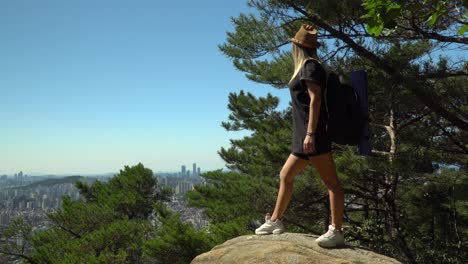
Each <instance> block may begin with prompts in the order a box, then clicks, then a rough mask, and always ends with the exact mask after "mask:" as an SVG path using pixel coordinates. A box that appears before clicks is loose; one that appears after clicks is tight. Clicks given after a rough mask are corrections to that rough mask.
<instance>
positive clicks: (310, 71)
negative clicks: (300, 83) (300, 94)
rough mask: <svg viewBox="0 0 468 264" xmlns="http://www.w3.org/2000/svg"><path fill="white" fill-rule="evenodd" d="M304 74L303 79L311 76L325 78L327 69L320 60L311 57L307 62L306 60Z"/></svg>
mask: <svg viewBox="0 0 468 264" xmlns="http://www.w3.org/2000/svg"><path fill="white" fill-rule="evenodd" d="M302 76H303V78H301V79H310V78H311V77H313V78H314V79H325V78H326V71H325V68H324V67H323V66H322V64H321V63H320V62H319V61H317V60H314V59H309V60H307V61H306V62H304V65H303V70H302ZM308 77H309V78H308Z"/></svg>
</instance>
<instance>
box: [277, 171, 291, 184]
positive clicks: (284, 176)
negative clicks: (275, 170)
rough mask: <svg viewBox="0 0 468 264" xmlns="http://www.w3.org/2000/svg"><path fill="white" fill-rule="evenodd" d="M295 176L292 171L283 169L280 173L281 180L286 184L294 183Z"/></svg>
mask: <svg viewBox="0 0 468 264" xmlns="http://www.w3.org/2000/svg"><path fill="white" fill-rule="evenodd" d="M294 176H295V175H293V174H292V173H291V172H290V171H287V170H285V169H282V170H281V171H280V180H281V181H282V182H284V183H286V184H292V183H293V182H294Z"/></svg>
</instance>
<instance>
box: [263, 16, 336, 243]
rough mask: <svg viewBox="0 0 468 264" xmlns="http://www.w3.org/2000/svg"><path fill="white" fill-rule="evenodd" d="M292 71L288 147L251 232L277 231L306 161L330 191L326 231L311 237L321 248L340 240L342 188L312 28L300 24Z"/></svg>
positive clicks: (321, 67) (280, 226)
mask: <svg viewBox="0 0 468 264" xmlns="http://www.w3.org/2000/svg"><path fill="white" fill-rule="evenodd" d="M291 42H292V43H293V44H292V55H293V59H294V73H293V75H292V77H291V80H290V81H289V90H290V92H291V100H292V114H293V141H292V152H291V154H290V155H289V157H288V159H287V160H286V162H285V164H284V166H283V168H282V169H281V172H280V187H279V193H278V198H277V201H276V206H275V210H274V212H273V214H272V215H270V214H267V215H266V216H265V223H264V224H263V225H262V226H260V227H259V228H257V229H256V230H255V234H257V235H266V234H272V233H273V234H280V233H283V232H284V230H285V228H284V226H283V223H282V217H283V213H284V211H285V210H286V208H287V206H288V204H289V200H290V198H291V195H292V192H293V182H294V177H295V176H296V175H298V174H299V173H300V172H301V171H302V170H303V169H304V168H305V166H307V164H309V163H311V164H312V166H314V168H315V169H316V170H317V172H318V173H319V175H320V178H321V179H322V181H323V183H324V184H325V186H326V187H327V188H328V193H329V196H330V207H331V212H332V219H331V220H332V224H331V225H329V226H328V231H327V232H326V233H325V234H323V235H321V236H320V237H319V238H317V239H316V241H317V243H318V244H319V245H320V246H323V247H335V246H339V245H344V236H343V229H342V227H341V225H342V221H343V210H344V193H343V189H342V187H341V183H340V181H339V180H338V177H337V175H336V169H335V163H334V160H333V156H332V150H331V142H330V141H329V139H328V137H327V133H326V120H325V118H326V107H325V103H324V102H325V100H324V99H325V97H324V92H323V91H324V89H325V85H326V71H325V69H324V67H323V66H322V65H321V63H320V60H319V58H318V57H317V48H318V47H319V45H320V44H319V43H318V42H317V31H316V30H315V29H314V28H313V27H312V26H310V25H302V26H301V28H300V29H299V31H298V32H297V33H296V35H295V37H294V38H292V39H291Z"/></svg>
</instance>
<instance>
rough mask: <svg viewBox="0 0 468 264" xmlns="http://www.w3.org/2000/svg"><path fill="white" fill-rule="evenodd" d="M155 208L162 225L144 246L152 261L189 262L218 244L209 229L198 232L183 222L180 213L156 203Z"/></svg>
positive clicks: (145, 253) (144, 252) (147, 255)
mask: <svg viewBox="0 0 468 264" xmlns="http://www.w3.org/2000/svg"><path fill="white" fill-rule="evenodd" d="M155 209H156V211H157V212H158V220H159V221H160V223H161V225H162V226H161V228H159V229H158V230H157V231H156V233H155V238H151V239H149V240H148V241H146V243H145V245H144V247H143V254H144V255H145V256H146V257H148V259H151V263H180V264H184V263H189V262H190V261H191V260H192V259H194V258H195V257H196V256H198V255H199V254H201V253H203V252H206V251H209V250H210V249H211V248H212V247H213V246H215V245H216V244H217V243H216V241H213V240H212V237H211V235H210V234H209V233H208V232H207V230H204V229H202V230H200V231H198V232H197V231H195V229H194V228H193V226H191V225H190V224H188V223H183V222H182V221H181V220H180V215H179V213H174V212H172V211H171V210H168V209H167V208H165V207H164V206H160V205H155Z"/></svg>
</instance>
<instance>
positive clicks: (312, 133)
mask: <svg viewBox="0 0 468 264" xmlns="http://www.w3.org/2000/svg"><path fill="white" fill-rule="evenodd" d="M306 135H308V136H312V135H315V132H307V133H306Z"/></svg>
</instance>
